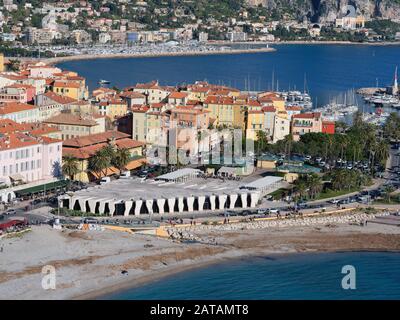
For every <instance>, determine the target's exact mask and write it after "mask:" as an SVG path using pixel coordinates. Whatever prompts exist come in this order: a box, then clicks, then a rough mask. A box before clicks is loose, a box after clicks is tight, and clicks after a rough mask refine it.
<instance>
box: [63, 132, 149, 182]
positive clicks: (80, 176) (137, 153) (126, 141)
mask: <svg viewBox="0 0 400 320" xmlns="http://www.w3.org/2000/svg"><path fill="white" fill-rule="evenodd" d="M107 145H111V146H113V147H115V148H116V149H128V150H129V152H130V155H131V160H130V161H129V163H128V164H127V165H126V166H125V170H134V169H137V168H139V167H141V166H142V165H143V164H145V163H146V161H145V159H144V157H143V145H144V144H143V143H142V142H139V141H135V140H132V139H131V138H130V136H129V135H128V134H126V133H122V132H119V131H107V132H103V133H99V134H93V135H89V136H86V137H79V138H74V139H69V140H66V141H64V142H63V157H66V156H70V157H73V158H75V159H76V160H77V161H78V170H79V172H78V173H77V174H76V175H75V176H74V177H73V179H74V180H77V181H82V182H89V181H95V180H98V179H100V178H101V177H103V176H111V175H114V174H119V170H118V169H117V168H115V167H109V168H107V169H106V170H104V172H101V173H100V172H93V171H90V170H89V168H88V165H89V160H90V158H92V157H93V156H94V155H95V154H96V152H97V151H98V150H101V149H102V148H104V147H105V146H107Z"/></svg>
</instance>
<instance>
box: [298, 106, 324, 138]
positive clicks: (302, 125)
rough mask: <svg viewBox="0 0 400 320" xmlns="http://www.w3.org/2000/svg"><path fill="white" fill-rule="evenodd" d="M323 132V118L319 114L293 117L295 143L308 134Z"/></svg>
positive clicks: (304, 114)
mask: <svg viewBox="0 0 400 320" xmlns="http://www.w3.org/2000/svg"><path fill="white" fill-rule="evenodd" d="M319 132H322V117H321V113H319V112H310V113H301V114H296V115H293V116H292V135H293V140H294V141H299V140H300V137H301V136H302V135H303V134H306V133H319Z"/></svg>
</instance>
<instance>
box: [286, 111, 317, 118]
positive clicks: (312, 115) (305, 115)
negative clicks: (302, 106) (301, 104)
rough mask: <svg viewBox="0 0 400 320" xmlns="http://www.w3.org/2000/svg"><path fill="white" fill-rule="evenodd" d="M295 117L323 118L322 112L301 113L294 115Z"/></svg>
mask: <svg viewBox="0 0 400 320" xmlns="http://www.w3.org/2000/svg"><path fill="white" fill-rule="evenodd" d="M293 118H294V119H319V118H321V113H320V112H310V113H300V114H296V115H294V116H293Z"/></svg>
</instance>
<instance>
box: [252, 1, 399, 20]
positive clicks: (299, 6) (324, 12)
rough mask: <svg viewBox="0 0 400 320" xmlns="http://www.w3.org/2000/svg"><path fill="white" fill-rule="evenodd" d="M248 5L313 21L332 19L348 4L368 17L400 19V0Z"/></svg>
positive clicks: (275, 2)
mask: <svg viewBox="0 0 400 320" xmlns="http://www.w3.org/2000/svg"><path fill="white" fill-rule="evenodd" d="M246 2H247V4H248V5H253V6H254V5H258V4H261V5H262V6H264V7H266V8H269V9H271V10H272V9H275V10H278V11H279V12H281V13H289V14H291V15H292V16H293V18H297V19H303V18H308V19H310V20H312V21H320V22H324V21H332V20H334V19H335V18H336V17H338V16H339V15H340V13H341V11H342V10H345V8H346V6H347V5H352V6H354V7H355V8H356V10H357V13H359V14H363V15H364V16H366V17H368V18H380V17H382V18H387V19H400V1H399V0H246Z"/></svg>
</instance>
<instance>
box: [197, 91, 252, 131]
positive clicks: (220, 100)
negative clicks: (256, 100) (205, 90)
mask: <svg viewBox="0 0 400 320" xmlns="http://www.w3.org/2000/svg"><path fill="white" fill-rule="evenodd" d="M204 107H205V110H207V111H209V112H210V118H213V119H215V122H214V125H215V126H217V127H218V126H226V127H229V128H242V129H245V121H244V119H245V111H246V106H245V105H243V104H241V103H240V102H236V101H235V100H234V99H233V98H232V97H227V96H208V97H207V98H206V100H205V101H204Z"/></svg>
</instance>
